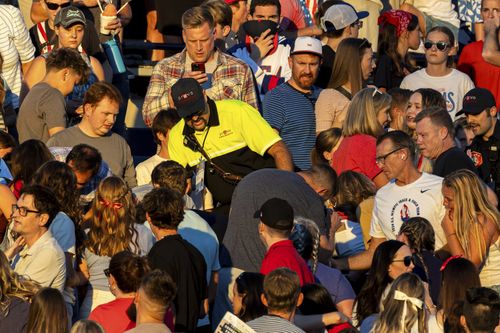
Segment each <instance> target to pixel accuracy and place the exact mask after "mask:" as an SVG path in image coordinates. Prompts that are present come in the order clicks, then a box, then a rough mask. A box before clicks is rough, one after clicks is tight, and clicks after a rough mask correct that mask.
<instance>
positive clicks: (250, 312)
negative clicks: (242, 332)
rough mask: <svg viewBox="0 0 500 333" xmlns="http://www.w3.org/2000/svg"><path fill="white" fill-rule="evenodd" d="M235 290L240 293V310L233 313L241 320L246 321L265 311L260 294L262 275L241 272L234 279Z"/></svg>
mask: <svg viewBox="0 0 500 333" xmlns="http://www.w3.org/2000/svg"><path fill="white" fill-rule="evenodd" d="M235 285H236V291H237V292H238V294H240V295H242V299H241V311H240V313H235V315H237V316H238V318H240V319H241V320H242V321H244V322H248V321H250V320H253V319H256V318H258V317H260V316H262V315H264V314H266V313H267V309H266V307H265V306H264V304H262V300H261V298H260V296H261V295H262V293H264V275H263V274H261V273H254V272H243V273H241V274H240V275H239V276H238V277H237V278H236V281H235Z"/></svg>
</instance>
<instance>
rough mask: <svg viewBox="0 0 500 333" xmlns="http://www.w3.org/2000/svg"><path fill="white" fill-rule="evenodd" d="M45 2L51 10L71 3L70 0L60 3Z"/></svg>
mask: <svg viewBox="0 0 500 333" xmlns="http://www.w3.org/2000/svg"><path fill="white" fill-rule="evenodd" d="M45 4H46V5H47V8H48V9H50V10H58V9H59V8H66V7H69V6H70V5H71V3H70V2H65V3H62V4H60V5H59V4H57V3H53V2H45Z"/></svg>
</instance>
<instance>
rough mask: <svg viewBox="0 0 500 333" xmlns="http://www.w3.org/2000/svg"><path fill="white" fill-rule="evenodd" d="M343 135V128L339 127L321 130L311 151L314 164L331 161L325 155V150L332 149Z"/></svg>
mask: <svg viewBox="0 0 500 333" xmlns="http://www.w3.org/2000/svg"><path fill="white" fill-rule="evenodd" d="M341 137H342V129H341V128H338V127H333V128H329V129H327V130H324V131H321V132H320V133H319V134H318V135H317V136H316V143H315V144H314V148H313V150H312V151H311V161H312V164H320V163H326V164H328V163H329V161H327V160H326V159H325V157H324V156H323V153H324V152H327V151H331V150H332V149H333V147H335V145H336V144H337V143H338V142H339V140H340V138H341Z"/></svg>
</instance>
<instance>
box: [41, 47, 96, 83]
mask: <svg viewBox="0 0 500 333" xmlns="http://www.w3.org/2000/svg"><path fill="white" fill-rule="evenodd" d="M45 68H46V71H47V73H48V72H50V71H52V70H54V71H60V70H62V69H66V68H67V69H70V70H72V71H73V72H75V73H76V74H77V75H78V76H80V77H81V79H80V83H85V82H87V80H88V78H89V75H90V67H89V66H88V65H87V63H86V62H85V60H83V58H82V56H81V55H80V52H78V50H76V49H71V48H68V47H62V48H58V49H55V50H53V51H52V52H50V53H49V55H48V56H47V58H46V60H45Z"/></svg>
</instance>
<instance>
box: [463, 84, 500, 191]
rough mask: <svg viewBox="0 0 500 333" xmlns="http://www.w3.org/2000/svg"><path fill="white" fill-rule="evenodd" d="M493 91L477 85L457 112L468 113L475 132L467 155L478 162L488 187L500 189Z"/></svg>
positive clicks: (499, 146)
mask: <svg viewBox="0 0 500 333" xmlns="http://www.w3.org/2000/svg"><path fill="white" fill-rule="evenodd" d="M497 112H498V111H497V108H496V106H495V98H494V97H493V94H492V93H491V92H490V91H489V90H488V89H484V88H474V89H472V90H471V91H469V92H468V93H467V94H466V95H465V97H464V100H463V109H462V110H461V111H460V112H458V113H457V115H460V114H462V113H463V114H465V116H466V117H467V123H468V125H469V126H471V127H472V131H473V132H474V134H475V137H474V140H473V141H472V144H471V145H470V146H469V147H468V148H467V151H466V152H467V155H468V156H469V157H470V158H471V159H472V161H473V162H474V165H475V167H476V168H477V171H478V174H479V176H480V177H481V179H482V180H483V181H484V182H485V183H486V184H488V186H489V187H490V188H491V189H493V190H494V191H495V193H497V195H498V194H499V191H500V172H499V171H500V170H499V169H500V162H499V159H500V150H499V149H500V125H499V122H498V120H497Z"/></svg>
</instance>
